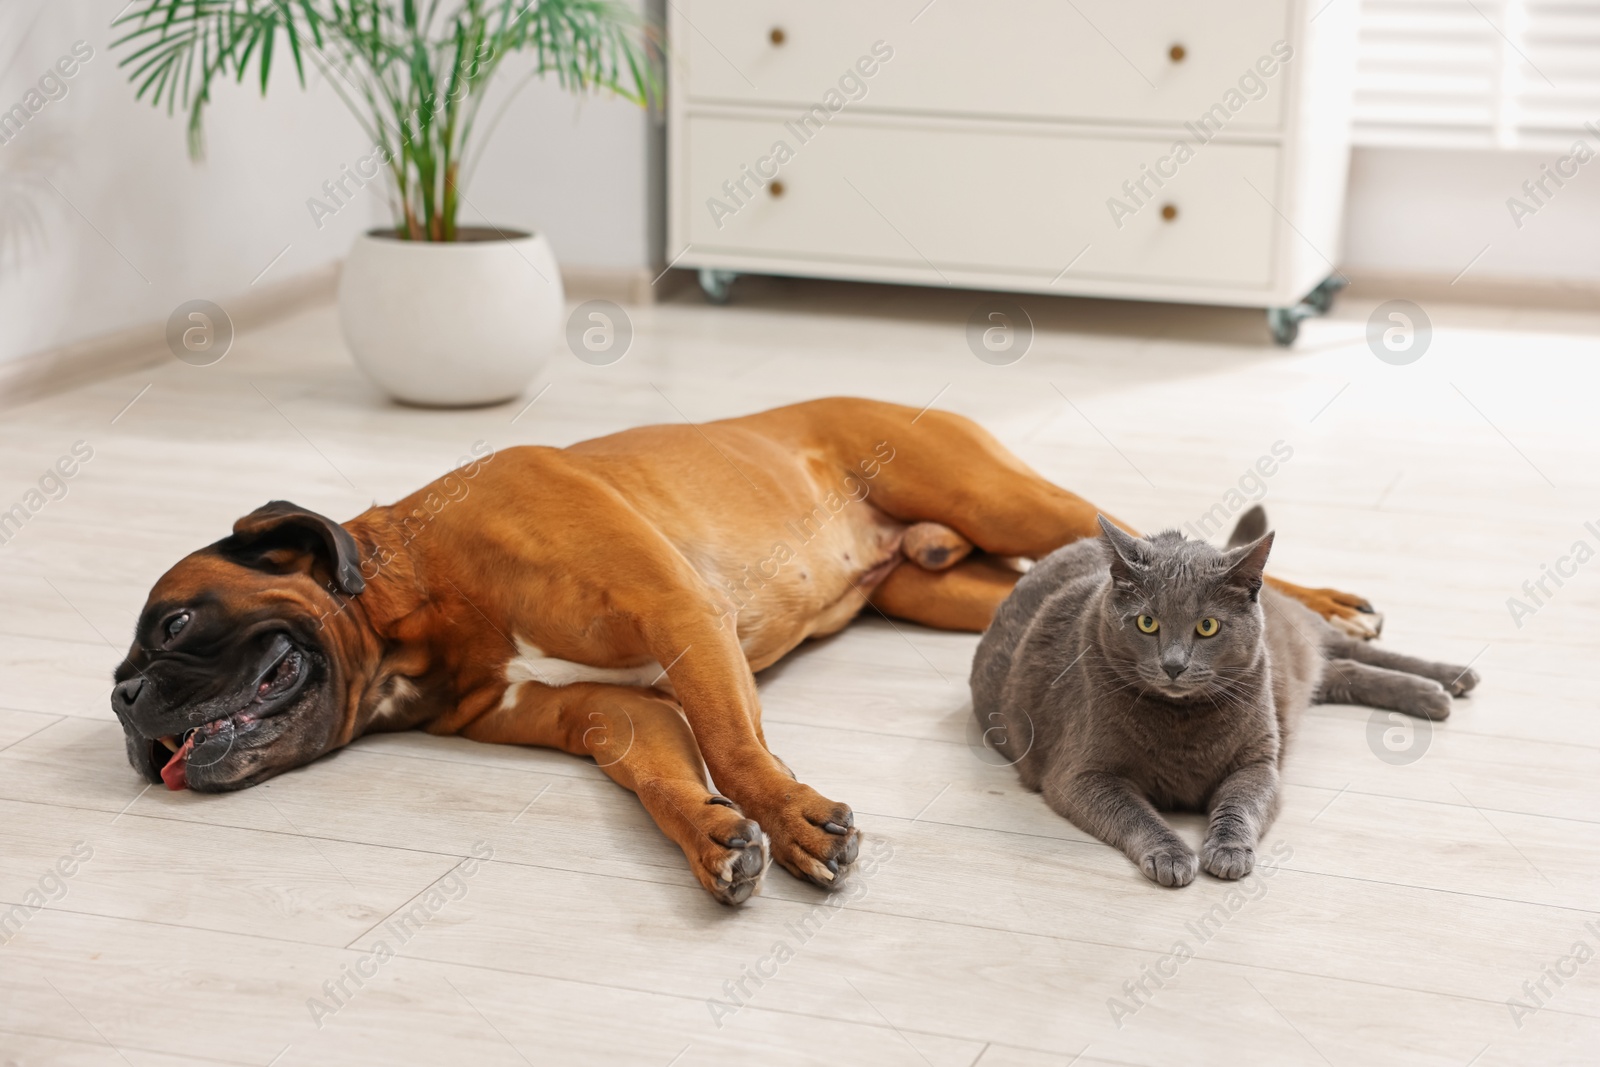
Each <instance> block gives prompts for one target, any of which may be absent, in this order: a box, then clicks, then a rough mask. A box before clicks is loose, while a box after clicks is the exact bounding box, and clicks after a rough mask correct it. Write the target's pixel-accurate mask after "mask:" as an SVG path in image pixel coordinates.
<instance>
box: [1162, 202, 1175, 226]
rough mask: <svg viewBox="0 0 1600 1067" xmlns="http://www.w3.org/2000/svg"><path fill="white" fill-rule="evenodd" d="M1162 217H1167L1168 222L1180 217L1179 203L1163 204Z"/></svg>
mask: <svg viewBox="0 0 1600 1067" xmlns="http://www.w3.org/2000/svg"><path fill="white" fill-rule="evenodd" d="M1161 217H1162V218H1164V219H1166V220H1167V221H1168V222H1171V221H1172V220H1173V219H1175V218H1177V217H1178V208H1177V205H1175V204H1162V205H1161Z"/></svg>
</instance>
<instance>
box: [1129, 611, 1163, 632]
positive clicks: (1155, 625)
mask: <svg viewBox="0 0 1600 1067" xmlns="http://www.w3.org/2000/svg"><path fill="white" fill-rule="evenodd" d="M1133 624H1134V625H1135V626H1137V627H1138V628H1139V632H1140V633H1142V634H1153V633H1155V632H1156V631H1157V630H1159V629H1161V624H1160V623H1159V622H1156V620H1154V619H1152V618H1151V617H1150V616H1148V615H1140V616H1139V617H1138V618H1137V619H1134V620H1133Z"/></svg>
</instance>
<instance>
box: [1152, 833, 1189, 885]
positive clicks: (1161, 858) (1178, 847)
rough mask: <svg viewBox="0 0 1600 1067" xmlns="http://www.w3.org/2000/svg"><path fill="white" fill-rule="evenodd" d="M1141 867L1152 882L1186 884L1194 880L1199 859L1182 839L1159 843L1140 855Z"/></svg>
mask: <svg viewBox="0 0 1600 1067" xmlns="http://www.w3.org/2000/svg"><path fill="white" fill-rule="evenodd" d="M1139 869H1140V870H1141V871H1143V872H1144V876H1145V877H1146V878H1148V879H1150V880H1151V881H1152V882H1156V883H1159V884H1160V885H1166V886H1184V885H1188V884H1189V883H1190V882H1192V881H1194V876H1195V872H1196V871H1197V870H1198V869H1199V861H1198V860H1196V859H1195V855H1194V853H1193V852H1191V851H1190V850H1189V846H1188V845H1185V844H1184V843H1183V842H1181V841H1173V842H1169V843H1166V844H1161V845H1157V846H1156V847H1155V848H1152V849H1151V850H1150V851H1148V852H1146V853H1145V854H1144V855H1143V856H1141V857H1139Z"/></svg>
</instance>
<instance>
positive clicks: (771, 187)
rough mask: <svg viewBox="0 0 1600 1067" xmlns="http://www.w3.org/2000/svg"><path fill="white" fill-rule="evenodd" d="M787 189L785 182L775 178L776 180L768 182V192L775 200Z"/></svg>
mask: <svg viewBox="0 0 1600 1067" xmlns="http://www.w3.org/2000/svg"><path fill="white" fill-rule="evenodd" d="M785 191H786V190H785V189H784V187H783V183H782V182H780V181H776V180H774V181H770V182H768V183H767V193H768V195H769V196H771V197H772V198H773V199H774V200H776V199H777V198H778V197H780V196H782V195H783V194H784V192H785Z"/></svg>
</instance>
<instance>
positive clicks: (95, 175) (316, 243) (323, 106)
mask: <svg viewBox="0 0 1600 1067" xmlns="http://www.w3.org/2000/svg"><path fill="white" fill-rule="evenodd" d="M124 3H125V0H66V2H64V0H0V64H3V66H0V109H4V108H9V107H10V106H11V104H13V103H15V102H17V101H19V100H22V99H23V98H24V94H25V93H26V92H27V91H28V90H29V88H31V87H33V86H34V85H35V83H36V82H37V80H38V79H39V77H40V76H41V75H42V74H44V73H45V72H46V71H47V70H49V69H50V68H51V66H52V65H53V64H54V63H55V62H56V60H57V59H59V58H60V57H61V56H63V55H66V54H68V53H69V52H70V51H71V48H72V46H73V43H74V42H75V41H78V40H84V41H86V42H87V43H88V44H89V45H90V46H91V47H92V48H93V49H94V53H95V54H94V57H93V58H92V59H91V60H89V61H88V63H86V64H85V65H84V66H83V67H82V70H81V72H80V73H79V74H78V75H77V76H76V77H74V78H73V79H71V80H70V81H69V82H68V83H67V84H68V92H67V95H66V96H65V97H64V98H62V99H59V100H56V101H53V102H50V103H47V104H46V105H45V106H44V107H43V108H42V109H41V110H40V111H39V113H38V114H37V115H35V116H34V117H33V118H32V119H31V121H29V122H28V124H27V125H26V127H25V128H24V129H23V130H22V132H21V134H20V135H19V136H17V137H16V138H15V139H13V140H12V141H11V142H10V143H7V144H0V219H4V218H8V217H15V215H14V213H15V212H16V211H18V210H26V211H28V212H30V213H36V215H37V218H38V220H39V222H40V224H41V228H42V238H41V239H39V240H35V241H26V240H24V241H21V242H19V241H17V240H10V241H8V242H4V243H5V244H7V245H8V247H5V248H4V249H3V250H0V362H3V361H5V360H8V359H15V358H17V357H19V356H23V355H28V354H33V353H37V352H41V351H46V350H50V349H54V348H57V347H60V346H62V345H66V344H70V343H73V342H76V341H81V340H84V339H87V338H91V337H95V336H97V335H100V334H106V333H111V332H114V331H117V330H120V329H125V328H127V327H129V326H133V325H138V324H145V323H161V322H164V321H165V320H166V318H167V316H168V315H169V314H170V313H171V312H172V310H173V309H174V308H175V307H177V306H178V305H179V304H181V303H183V302H185V301H187V300H191V299H196V298H205V299H211V300H215V301H216V302H218V303H220V304H222V305H223V306H224V307H226V306H227V304H228V301H229V299H230V298H232V297H236V296H237V295H238V294H242V293H246V292H248V291H250V290H251V286H252V282H253V281H254V280H255V279H256V278H257V276H258V275H259V274H260V272H261V271H262V270H263V269H264V268H266V266H267V265H268V264H269V263H271V262H272V260H273V257H274V256H277V255H278V253H279V252H280V251H282V250H283V249H284V248H285V246H288V251H287V252H286V253H285V254H284V255H283V258H282V259H280V260H279V261H278V262H277V263H276V264H275V265H274V266H273V267H272V269H271V271H270V272H268V273H267V275H266V276H265V277H264V278H263V279H262V284H267V283H269V282H273V281H281V280H283V279H285V278H289V277H292V276H294V275H295V274H297V273H303V272H306V271H308V270H311V269H314V268H316V267H319V266H324V265H326V264H328V263H330V262H332V261H334V260H337V259H339V258H341V257H343V256H344V254H345V252H346V251H347V250H348V248H349V245H350V242H351V240H352V239H353V237H354V236H355V235H356V234H357V233H359V232H360V231H361V230H363V229H365V228H367V227H369V226H372V225H374V224H377V223H380V222H385V221H387V220H388V213H387V211H386V209H385V203H384V200H383V198H382V193H381V191H380V190H379V188H378V187H377V186H372V187H370V188H369V190H368V195H365V196H363V197H362V198H360V199H358V200H357V201H356V202H353V203H351V204H350V206H349V207H348V208H347V209H345V210H342V211H341V212H340V213H339V214H338V215H336V216H334V217H333V218H331V219H323V220H322V223H323V224H322V227H321V228H320V229H319V228H318V227H317V225H316V224H315V222H314V220H313V218H312V215H311V213H310V211H309V210H308V209H307V206H306V201H307V200H308V199H309V198H310V197H313V196H317V195H320V193H319V191H320V187H321V185H322V183H323V182H324V181H327V180H328V179H330V178H334V177H336V176H337V175H338V172H339V168H340V166H341V165H342V164H350V163H354V162H355V161H356V160H357V159H359V158H360V157H362V156H364V155H366V154H367V153H368V152H369V151H370V149H371V146H370V144H368V143H367V141H366V140H365V138H364V137H363V135H362V133H361V131H360V128H359V127H358V126H357V124H356V123H355V121H354V120H353V119H352V118H351V117H350V116H349V115H348V114H347V112H346V111H345V109H344V106H343V104H342V103H341V102H340V101H339V99H338V97H337V96H336V94H334V93H333V91H332V90H331V89H330V88H329V87H328V86H327V85H324V84H322V82H321V78H320V77H319V76H318V75H316V74H315V72H314V71H311V70H309V69H308V72H307V81H308V88H307V89H306V90H301V89H300V87H299V85H298V84H297V83H296V81H295V78H294V74H293V69H292V65H291V64H290V63H289V62H288V55H287V53H285V52H282V51H281V50H280V55H279V56H278V62H277V63H275V64H274V65H275V66H278V67H279V69H278V73H277V74H276V75H275V77H274V82H273V84H272V85H271V86H270V92H269V95H268V99H266V100H263V99H262V98H261V96H260V94H259V92H258V91H257V89H256V87H255V86H254V85H252V84H250V83H248V82H247V83H246V84H245V85H243V86H237V85H232V84H229V85H225V86H223V87H221V88H220V89H218V90H217V92H216V93H215V96H214V102H213V105H212V107H211V108H210V110H209V112H208V117H207V123H206V129H207V134H208V146H207V147H208V152H207V159H206V161H205V162H204V163H203V164H199V165H195V164H191V163H190V162H189V159H188V156H187V154H186V150H185V140H184V137H185V121H184V119H183V118H182V117H181V115H180V116H174V117H170V118H169V117H168V116H167V114H166V113H165V111H164V110H161V111H158V110H156V109H155V108H152V107H151V106H149V105H148V104H146V103H142V102H136V101H135V100H134V97H133V89H132V87H131V86H130V85H129V84H128V81H127V77H126V73H125V72H124V71H123V70H119V69H118V67H117V60H118V58H119V54H114V53H113V52H112V51H111V49H110V47H109V44H110V41H111V40H113V39H114V36H115V35H114V34H113V33H112V31H111V30H110V29H109V27H108V23H109V20H110V18H111V17H112V16H113V15H114V14H116V13H117V12H118V11H120V10H121V9H122V8H123V6H124ZM19 42H20V43H19ZM12 50H15V58H14V59H11V60H10V62H7V59H8V58H9V53H10V52H11V51H12ZM517 62H519V60H516V59H513V60H512V61H511V63H512V64H515V63H517ZM524 69H525V67H524ZM506 73H508V74H510V75H512V77H510V78H505V79H502V83H501V84H500V85H499V86H498V87H497V88H498V90H499V91H501V92H502V93H503V92H505V91H506V90H508V89H509V88H510V85H511V83H512V82H513V81H516V80H520V79H519V78H518V77H517V76H516V71H515V70H514V69H509V70H508V71H507V72H506ZM493 106H495V102H494V101H491V102H490V105H489V108H492V107H493ZM489 108H486V111H485V114H486V115H488V114H490V113H491V111H490V110H489ZM649 130H650V120H649V118H648V117H647V116H646V115H645V113H644V112H643V111H642V110H641V109H639V108H636V107H634V106H632V105H629V104H626V103H624V102H621V101H617V100H613V99H600V98H587V99H584V100H581V101H580V100H575V99H573V98H571V97H569V96H567V95H565V94H563V93H562V92H561V91H560V89H559V87H558V86H556V85H555V84H553V83H550V82H540V81H536V82H534V83H533V84H531V85H529V86H528V88H527V89H526V90H525V91H524V92H523V93H522V94H521V95H520V96H519V97H518V98H517V100H516V102H515V103H514V104H513V105H512V107H511V108H510V109H509V110H508V111H507V113H506V115H505V118H504V120H503V121H502V123H501V125H500V128H499V130H498V132H497V138H496V140H495V142H494V143H493V145H492V147H491V148H490V150H489V154H488V155H487V156H486V157H485V159H484V166H483V168H482V169H481V170H480V171H479V172H478V174H477V175H476V184H475V185H473V186H472V187H469V188H468V189H467V196H468V198H469V201H470V202H469V204H468V205H467V207H466V208H465V209H464V212H463V215H464V218H466V219H469V220H477V219H484V218H487V219H489V220H492V221H496V222H500V223H503V224H513V225H519V226H523V227H531V228H539V229H543V230H544V231H545V232H546V233H548V234H549V235H550V237H551V239H552V241H553V243H554V245H555V248H556V253H557V256H558V258H560V259H561V260H562V261H563V262H565V263H567V264H569V265H581V266H595V267H627V268H638V269H643V268H646V267H648V266H649V264H650V261H651V250H652V248H653V247H656V245H654V244H653V243H652V238H651V233H652V230H653V226H654V221H653V215H654V209H653V207H652V196H651V179H650V157H651V153H652V149H651V140H652V139H651V137H650V136H649ZM29 175H36V176H37V177H35V178H29V177H28V176H29ZM46 177H47V178H48V179H49V181H50V182H53V183H54V185H55V186H56V187H57V188H59V190H60V192H59V193H58V192H57V191H56V190H55V189H52V188H51V186H50V185H49V184H45V182H44V181H43V180H41V179H42V178H46ZM79 212H81V213H82V214H81V215H80V214H79ZM10 229H11V230H12V231H13V233H14V231H15V227H11V228H10ZM97 231H98V232H97ZM130 264H131V265H130Z"/></svg>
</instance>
